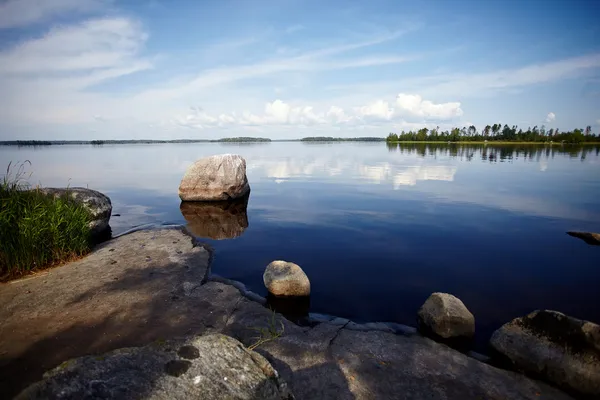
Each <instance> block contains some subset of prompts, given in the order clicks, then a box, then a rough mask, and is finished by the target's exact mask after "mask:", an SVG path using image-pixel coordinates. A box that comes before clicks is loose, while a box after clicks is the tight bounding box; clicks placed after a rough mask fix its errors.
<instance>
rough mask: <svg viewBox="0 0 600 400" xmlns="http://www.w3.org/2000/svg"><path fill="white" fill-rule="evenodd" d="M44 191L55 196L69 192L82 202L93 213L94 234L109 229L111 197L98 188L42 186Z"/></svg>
mask: <svg viewBox="0 0 600 400" xmlns="http://www.w3.org/2000/svg"><path fill="white" fill-rule="evenodd" d="M34 190H40V191H41V192H42V193H45V194H47V195H51V196H54V197H62V196H64V195H66V194H68V195H69V196H70V197H71V198H73V199H74V200H75V201H77V202H78V203H81V204H82V205H83V206H84V207H85V208H86V209H87V210H88V211H89V212H90V214H91V215H92V221H91V222H90V229H91V230H92V234H94V235H101V234H103V233H104V232H106V231H107V230H108V229H109V226H108V222H109V220H110V214H111V213H112V204H111V202H110V198H108V196H106V195H105V194H103V193H100V192H98V191H96V190H92V189H87V188H82V187H73V188H41V189H34Z"/></svg>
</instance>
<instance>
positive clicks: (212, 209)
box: [179, 196, 248, 240]
mask: <svg viewBox="0 0 600 400" xmlns="http://www.w3.org/2000/svg"><path fill="white" fill-rule="evenodd" d="M247 208H248V197H247V196H246V197H244V198H242V199H238V200H234V201H211V202H207V203H205V202H197V201H193V202H192V201H182V202H181V204H180V206H179V210H180V211H181V214H182V215H183V218H185V220H186V221H187V227H188V229H189V230H190V232H191V233H192V234H194V235H195V236H200V237H205V238H210V239H215V240H221V239H233V238H236V237H238V236H240V235H241V234H242V233H244V231H245V230H246V228H247V227H248V214H247V211H246V210H247Z"/></svg>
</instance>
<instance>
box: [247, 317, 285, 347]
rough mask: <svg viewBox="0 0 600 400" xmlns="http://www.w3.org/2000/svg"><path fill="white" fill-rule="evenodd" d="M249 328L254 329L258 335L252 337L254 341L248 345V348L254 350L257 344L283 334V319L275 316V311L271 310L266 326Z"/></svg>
mask: <svg viewBox="0 0 600 400" xmlns="http://www.w3.org/2000/svg"><path fill="white" fill-rule="evenodd" d="M250 329H251V330H253V331H256V332H257V333H258V336H256V337H255V338H254V340H255V342H254V343H253V344H251V345H250V346H248V349H249V350H255V349H256V348H257V347H258V346H262V345H263V344H265V343H268V342H270V341H272V340H275V339H277V338H279V337H281V335H283V333H284V332H285V326H284V325H283V321H281V320H280V319H278V318H277V313H276V312H275V310H271V316H270V317H269V321H268V322H267V327H265V328H250Z"/></svg>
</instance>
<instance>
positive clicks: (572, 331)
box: [490, 310, 600, 398]
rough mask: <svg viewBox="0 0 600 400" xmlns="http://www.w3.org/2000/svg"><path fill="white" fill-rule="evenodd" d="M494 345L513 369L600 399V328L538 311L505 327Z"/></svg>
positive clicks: (557, 313)
mask: <svg viewBox="0 0 600 400" xmlns="http://www.w3.org/2000/svg"><path fill="white" fill-rule="evenodd" d="M490 344H491V345H492V348H493V349H494V351H495V352H497V353H496V356H499V358H500V360H501V361H503V362H505V363H508V364H509V366H512V367H513V368H515V369H517V370H520V371H522V372H526V373H529V374H532V375H533V376H535V377H540V378H542V379H545V380H547V381H548V382H551V383H554V384H556V385H558V386H560V387H563V388H566V389H570V390H574V391H577V392H580V393H583V394H586V395H592V396H599V397H595V398H600V326H598V325H597V324H594V323H592V322H588V321H582V320H579V319H576V318H572V317H569V316H567V315H565V314H562V313H560V312H557V311H550V310H543V311H540V310H538V311H534V312H532V313H531V314H529V315H527V316H525V317H521V318H516V319H514V320H512V321H511V322H509V323H507V324H504V325H503V326H502V327H501V328H500V329H498V330H497V331H496V332H494V334H493V335H492V338H491V340H490Z"/></svg>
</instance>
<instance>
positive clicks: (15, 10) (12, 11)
mask: <svg viewBox="0 0 600 400" xmlns="http://www.w3.org/2000/svg"><path fill="white" fill-rule="evenodd" d="M109 3H111V1H110V0H8V1H5V2H3V3H1V4H0V29H2V28H15V27H22V26H26V25H30V24H33V23H36V22H43V21H46V20H49V19H50V18H52V17H55V16H58V15H61V14H63V13H66V12H78V13H87V12H91V11H94V10H98V9H101V8H103V7H104V6H106V5H107V4H109Z"/></svg>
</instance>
